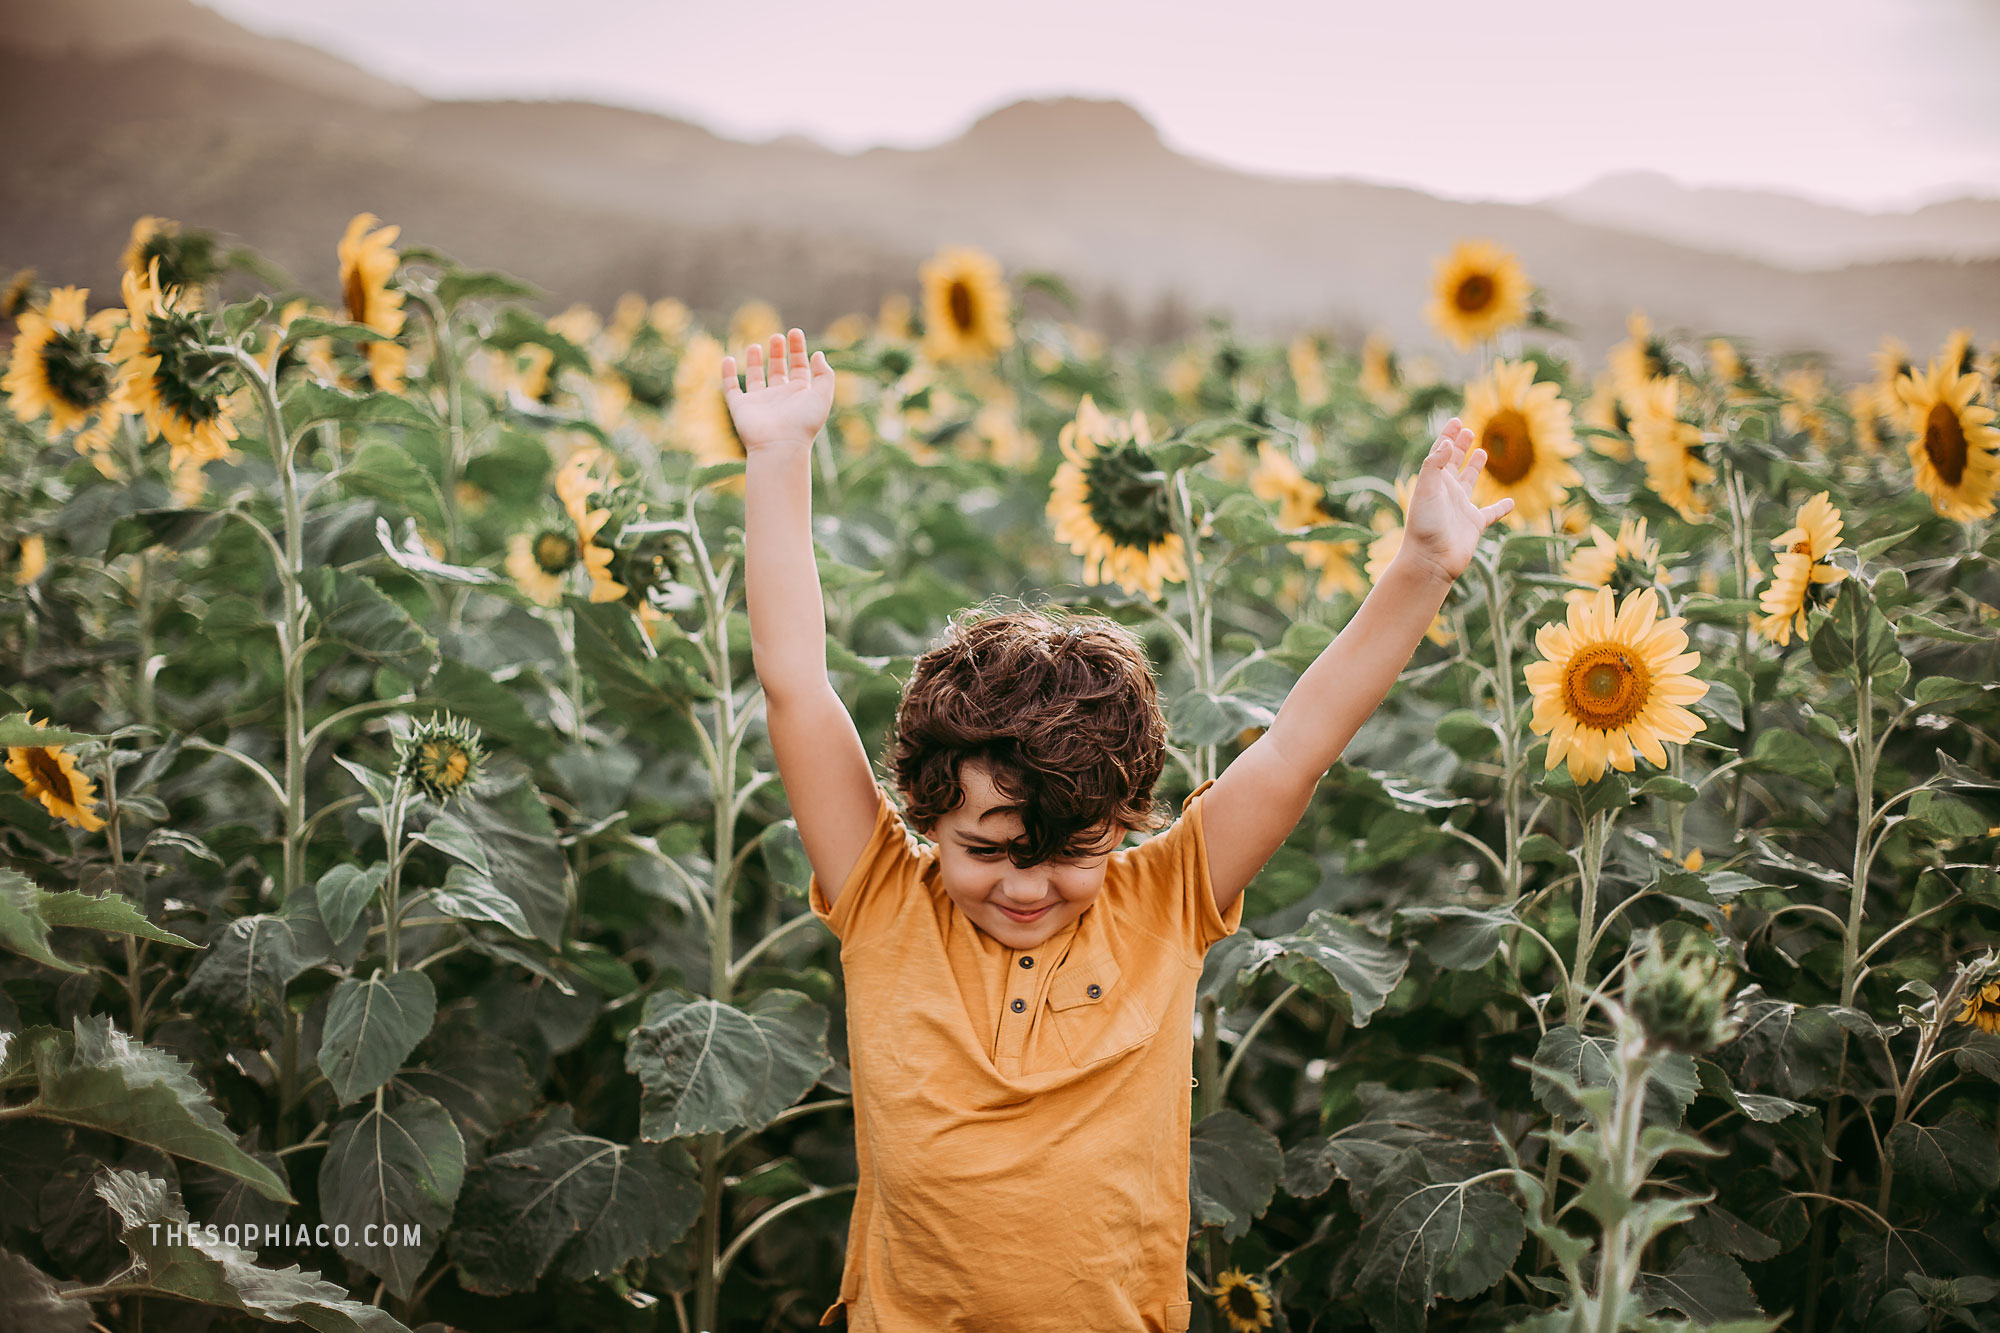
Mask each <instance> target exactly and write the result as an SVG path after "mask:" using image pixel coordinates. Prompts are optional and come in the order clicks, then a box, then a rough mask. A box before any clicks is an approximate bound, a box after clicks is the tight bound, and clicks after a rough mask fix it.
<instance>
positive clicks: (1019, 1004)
mask: <svg viewBox="0 0 2000 1333" xmlns="http://www.w3.org/2000/svg"><path fill="white" fill-rule="evenodd" d="M1027 1007H1028V1002H1027V1001H1026V1000H1016V1001H1014V1012H1015V1013H1017V1014H1018V1013H1020V1012H1021V1011H1022V1010H1023V1009H1026V1008H1027Z"/></svg>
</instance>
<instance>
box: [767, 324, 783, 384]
mask: <svg viewBox="0 0 2000 1333" xmlns="http://www.w3.org/2000/svg"><path fill="white" fill-rule="evenodd" d="M769 355H770V360H771V371H770V375H771V383H773V384H783V383H784V382H785V335H784V334H782V333H774V334H772V335H771V342H770V352H769Z"/></svg>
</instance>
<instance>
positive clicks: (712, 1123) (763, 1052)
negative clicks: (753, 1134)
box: [625, 988, 833, 1141]
mask: <svg viewBox="0 0 2000 1333" xmlns="http://www.w3.org/2000/svg"><path fill="white" fill-rule="evenodd" d="M826 1029H827V1013H826V1010H825V1009H823V1008H821V1007H820V1006H819V1005H817V1004H815V1003H813V1001H812V1000H811V999H809V998H808V997H807V996H805V995H802V994H800V993H799V992H798V991H794V990H767V991H764V992H762V993H760V994H759V995H758V996H757V997H756V998H755V999H753V1000H752V1001H751V1002H750V1003H749V1004H748V1005H747V1006H744V1007H740V1008H739V1007H738V1006H736V1005H732V1004H724V1003H722V1002H720V1001H718V1000H710V999H702V998H698V997H696V996H694V995H692V994H690V993H689V992H687V991H684V990H679V989H677V988H676V989H671V990H662V991H656V992H654V993H653V994H652V995H650V996H648V997H647V998H646V1007H645V1010H644V1011H643V1013H642V1014H641V1016H640V1020H639V1026H638V1027H636V1028H634V1029H633V1030H632V1033H631V1035H630V1036H629V1037H627V1038H626V1044H625V1068H626V1069H627V1070H628V1071H630V1072H631V1073H634V1074H637V1075H638V1076H639V1081H640V1083H641V1084H642V1085H643V1091H642V1093H641V1096H640V1103H639V1117H640V1119H639V1133H640V1136H641V1137H643V1138H646V1139H651V1140H656V1141H657V1140H663V1139H674V1138H679V1137H681V1136H682V1135H685V1134H702V1133H714V1132H717V1131H725V1130H732V1129H753V1130H755V1129H762V1128H763V1127H764V1126H765V1125H768V1124H770V1123H771V1121H772V1120H774V1119H776V1118H777V1116H778V1113H779V1112H781V1111H783V1110H784V1109H785V1108H786V1107H788V1106H790V1105H792V1104H793V1103H794V1102H796V1101H798V1099H799V1098H800V1097H802V1096H804V1095H805V1094H806V1093H807V1092H808V1091H810V1090H811V1088H812V1086H813V1084H814V1083H816V1082H818V1081H819V1076H820V1075H821V1074H823V1073H825V1072H826V1071H827V1070H828V1069H829V1068H831V1067H832V1065H833V1060H832V1057H831V1056H829V1055H828V1054H827V1049H826Z"/></svg>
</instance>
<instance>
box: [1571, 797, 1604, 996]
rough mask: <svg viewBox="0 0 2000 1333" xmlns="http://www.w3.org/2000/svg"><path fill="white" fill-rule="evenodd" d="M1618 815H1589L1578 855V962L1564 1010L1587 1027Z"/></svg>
mask: <svg viewBox="0 0 2000 1333" xmlns="http://www.w3.org/2000/svg"><path fill="white" fill-rule="evenodd" d="M1615 817H1616V816H1615V815H1613V814H1612V813H1611V812H1610V811H1605V812H1604V813H1602V814H1590V815H1585V816H1584V820H1583V847H1582V849H1581V850H1580V851H1578V852H1577V854H1576V864H1577V871H1578V880H1579V883H1578V886H1577V904H1576V916H1577V926H1576V962H1575V964H1574V965H1573V966H1572V967H1571V968H1570V971H1569V995H1568V1000H1567V1002H1566V1006H1565V1009H1564V1014H1565V1016H1566V1017H1567V1018H1568V1020H1569V1021H1570V1022H1571V1023H1572V1024H1574V1025H1575V1026H1576V1027H1577V1028H1579V1029H1581V1028H1582V1026H1583V1006H1584V1000H1585V997H1586V996H1587V994H1588V992H1589V986H1590V957H1591V954H1592V952H1593V948H1592V946H1593V945H1595V944H1596V943H1597V930H1596V927H1597V883H1598V879H1599V876H1600V875H1601V873H1602V872H1603V869H1604V844H1605V841H1606V835H1607V834H1608V833H1609V832H1610V830H1611V821H1612V820H1613V819H1614V818H1615Z"/></svg>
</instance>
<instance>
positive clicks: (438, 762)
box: [396, 713, 486, 805]
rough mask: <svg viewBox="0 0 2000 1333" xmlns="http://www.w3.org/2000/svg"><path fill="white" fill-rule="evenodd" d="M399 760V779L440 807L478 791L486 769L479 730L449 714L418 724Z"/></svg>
mask: <svg viewBox="0 0 2000 1333" xmlns="http://www.w3.org/2000/svg"><path fill="white" fill-rule="evenodd" d="M396 759H397V763H396V776H398V777H400V778H401V779H402V780H403V781H404V782H406V783H408V784H409V785H410V786H411V787H412V788H414V789H416V790H418V791H421V792H422V793H423V794H424V795H425V796H428V797H429V798H430V799H431V800H433V801H435V802H436V803H437V804H439V805H443V804H444V803H445V802H446V801H448V800H450V799H451V798H452V797H454V796H464V795H465V794H467V792H468V791H470V790H471V789H473V788H474V787H476V786H477V784H478V782H479V779H480V775H481V772H482V770H483V769H484V768H485V765H486V753H485V750H484V748H483V747H482V746H481V745H480V740H479V729H478V728H477V727H474V726H473V725H472V724H471V723H470V722H468V721H466V720H465V719H464V718H462V717H454V716H453V715H452V714H450V713H446V714H445V715H444V720H443V721H439V720H438V716H437V714H435V713H433V714H431V718H430V721H428V722H419V723H417V724H416V726H415V728H414V729H412V731H411V732H410V735H409V737H408V738H407V739H405V740H404V741H403V743H402V744H401V745H399V746H398V747H397V756H396Z"/></svg>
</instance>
